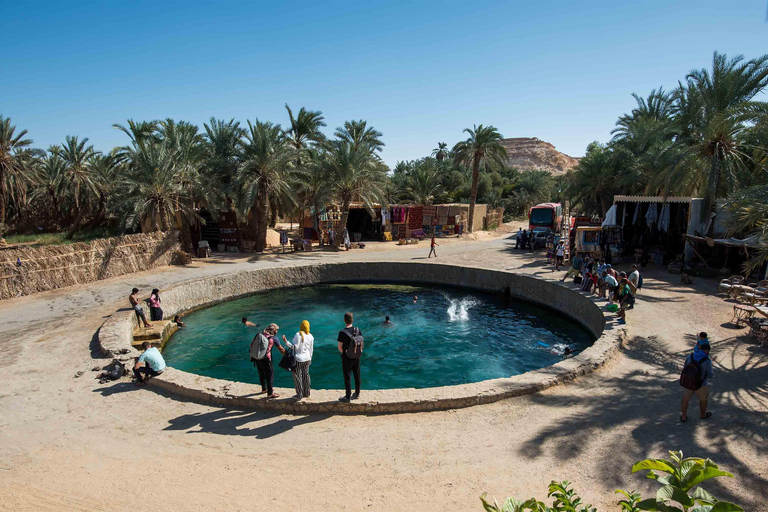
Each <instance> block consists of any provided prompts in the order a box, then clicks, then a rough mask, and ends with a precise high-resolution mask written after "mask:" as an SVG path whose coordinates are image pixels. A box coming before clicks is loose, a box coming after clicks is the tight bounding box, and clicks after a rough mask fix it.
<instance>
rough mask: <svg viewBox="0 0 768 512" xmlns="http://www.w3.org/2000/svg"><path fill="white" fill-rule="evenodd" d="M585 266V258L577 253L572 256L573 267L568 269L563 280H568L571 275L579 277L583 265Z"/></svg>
mask: <svg viewBox="0 0 768 512" xmlns="http://www.w3.org/2000/svg"><path fill="white" fill-rule="evenodd" d="M582 266H584V258H582V257H581V256H579V254H578V253H577V254H576V256H574V257H573V258H571V267H570V268H569V269H568V272H566V273H565V277H564V278H563V282H565V281H566V279H568V278H569V277H578V276H579V274H580V273H581V267H582Z"/></svg>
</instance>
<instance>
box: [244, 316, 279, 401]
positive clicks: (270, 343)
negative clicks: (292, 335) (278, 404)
mask: <svg viewBox="0 0 768 512" xmlns="http://www.w3.org/2000/svg"><path fill="white" fill-rule="evenodd" d="M279 329H280V328H279V327H278V326H277V324H269V326H268V327H267V328H266V329H264V332H260V333H258V334H256V336H255V337H254V338H253V341H252V342H251V350H250V353H251V359H252V360H254V361H255V363H256V369H257V370H258V372H259V382H260V383H261V392H262V393H266V394H267V398H278V397H279V396H280V395H278V394H277V393H275V392H274V390H273V389H272V386H273V384H274V381H275V370H274V367H273V366H272V347H275V346H276V347H277V350H279V351H280V353H281V354H285V349H284V348H283V346H282V345H280V341H278V339H277V331H278V330H279Z"/></svg>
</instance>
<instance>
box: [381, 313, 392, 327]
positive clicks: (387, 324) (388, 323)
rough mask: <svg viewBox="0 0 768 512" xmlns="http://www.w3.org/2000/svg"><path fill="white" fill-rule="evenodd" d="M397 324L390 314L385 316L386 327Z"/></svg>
mask: <svg viewBox="0 0 768 512" xmlns="http://www.w3.org/2000/svg"><path fill="white" fill-rule="evenodd" d="M393 325H395V324H393V323H392V321H391V320H390V319H389V315H387V316H385V317H384V327H391V326H393Z"/></svg>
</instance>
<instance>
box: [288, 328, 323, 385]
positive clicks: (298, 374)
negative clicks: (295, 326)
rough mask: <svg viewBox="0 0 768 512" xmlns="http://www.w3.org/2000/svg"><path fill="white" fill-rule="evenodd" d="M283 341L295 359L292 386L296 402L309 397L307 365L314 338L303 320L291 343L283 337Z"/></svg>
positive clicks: (310, 357)
mask: <svg viewBox="0 0 768 512" xmlns="http://www.w3.org/2000/svg"><path fill="white" fill-rule="evenodd" d="M283 341H284V342H285V344H286V345H288V347H289V348H292V349H293V355H294V357H295V358H296V366H294V368H293V385H294V387H295V388H296V396H295V397H294V398H295V399H297V400H301V399H302V398H304V397H308V396H309V391H310V388H311V381H310V380H309V365H310V364H312V351H313V350H314V348H315V338H314V336H312V335H311V334H310V333H309V322H308V321H306V320H304V321H303V322H301V327H300V328H299V332H297V333H296V336H294V337H293V342H289V341H288V340H287V339H286V338H285V336H283Z"/></svg>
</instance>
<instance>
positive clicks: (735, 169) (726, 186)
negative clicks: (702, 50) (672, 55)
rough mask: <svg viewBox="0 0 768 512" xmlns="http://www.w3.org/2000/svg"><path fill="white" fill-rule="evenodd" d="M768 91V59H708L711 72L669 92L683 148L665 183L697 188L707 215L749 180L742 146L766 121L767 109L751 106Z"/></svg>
mask: <svg viewBox="0 0 768 512" xmlns="http://www.w3.org/2000/svg"><path fill="white" fill-rule="evenodd" d="M766 86H768V55H763V56H762V57H758V58H756V59H751V60H749V61H744V57H743V56H741V55H739V56H737V57H735V58H733V59H730V60H728V59H727V57H726V56H725V55H723V54H719V53H717V52H715V53H714V56H713V59H712V71H711V73H710V71H708V70H706V69H701V70H693V71H691V72H690V73H689V74H688V76H687V77H686V83H685V85H683V84H681V85H680V86H679V88H678V89H677V91H676V92H675V105H674V114H675V118H676V120H677V122H678V125H679V131H680V135H679V137H678V140H679V141H680V142H681V143H682V144H683V146H684V147H685V151H683V152H681V153H680V155H679V157H678V158H676V159H674V160H672V162H671V164H670V165H669V167H668V168H667V169H664V171H663V174H664V175H665V176H666V178H667V180H668V181H680V180H688V181H690V182H692V183H693V184H695V185H697V188H698V192H699V193H700V194H701V195H702V197H703V198H704V201H705V207H704V208H703V209H702V215H704V216H706V215H708V214H709V213H710V212H711V211H712V210H713V209H714V206H715V201H716V200H717V199H718V198H720V197H724V196H726V195H728V194H729V193H730V192H732V191H734V190H736V189H737V188H739V187H743V186H748V185H749V184H751V183H752V182H753V180H754V175H753V173H752V170H753V169H751V163H752V160H751V154H752V153H753V152H754V150H755V149H756V148H754V147H751V146H750V145H749V142H748V133H749V130H750V128H751V126H752V124H753V123H754V122H755V121H757V120H759V119H760V118H761V117H762V116H765V115H768V103H765V102H758V101H753V99H754V97H755V96H756V95H757V94H758V93H760V92H761V91H763V90H764V89H765V87H766Z"/></svg>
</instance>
